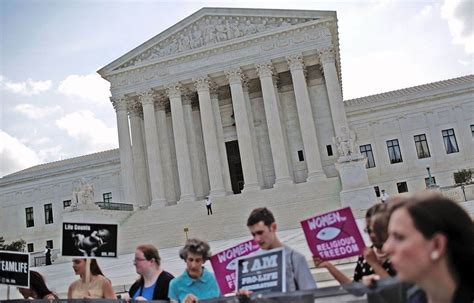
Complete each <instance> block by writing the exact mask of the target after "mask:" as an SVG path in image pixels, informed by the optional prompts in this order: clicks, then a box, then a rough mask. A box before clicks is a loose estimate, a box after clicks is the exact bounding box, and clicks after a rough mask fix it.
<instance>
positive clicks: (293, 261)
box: [284, 246, 316, 291]
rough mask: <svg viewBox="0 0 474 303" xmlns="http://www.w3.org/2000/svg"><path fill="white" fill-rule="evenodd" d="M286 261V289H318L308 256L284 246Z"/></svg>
mask: <svg viewBox="0 0 474 303" xmlns="http://www.w3.org/2000/svg"><path fill="white" fill-rule="evenodd" d="M284 250H285V263H286V291H295V290H307V289H316V282H315V281H314V278H313V275H312V274H311V272H310V270H309V268H308V262H306V258H305V257H304V256H303V255H302V254H300V253H299V252H297V251H295V250H293V249H292V248H290V247H288V246H284Z"/></svg>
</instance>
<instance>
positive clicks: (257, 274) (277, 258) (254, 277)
mask: <svg viewBox="0 0 474 303" xmlns="http://www.w3.org/2000/svg"><path fill="white" fill-rule="evenodd" d="M236 279H237V287H236V290H239V289H242V288H245V289H247V290H251V291H253V292H262V291H274V292H285V291H286V264H285V251H284V250H283V247H281V248H276V249H272V250H265V251H260V252H258V253H255V254H251V255H249V256H245V257H241V258H239V259H238V260H237V277H236Z"/></svg>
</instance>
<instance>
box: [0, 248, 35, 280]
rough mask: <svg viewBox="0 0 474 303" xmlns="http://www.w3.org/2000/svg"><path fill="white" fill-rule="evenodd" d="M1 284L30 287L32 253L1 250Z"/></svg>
mask: <svg viewBox="0 0 474 303" xmlns="http://www.w3.org/2000/svg"><path fill="white" fill-rule="evenodd" d="M0 284H6V285H14V286H18V287H25V288H29V287H30V255H29V254H28V253H22V252H16V251H3V250H2V251H0Z"/></svg>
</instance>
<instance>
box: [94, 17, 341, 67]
mask: <svg viewBox="0 0 474 303" xmlns="http://www.w3.org/2000/svg"><path fill="white" fill-rule="evenodd" d="M335 16H336V14H335V12H331V11H307V10H273V9H240V8H203V9H201V10H199V11H197V12H196V13H194V14H193V15H191V16H189V17H187V18H185V19H183V20H182V21H180V22H179V23H177V24H175V25H174V26H172V27H170V28H168V29H167V30H165V31H164V32H162V33H160V34H158V35H157V36H155V37H154V38H152V39H150V40H148V41H147V42H145V43H143V44H142V45H140V46H139V47H137V48H135V49H134V50H132V51H131V52H129V53H127V54H125V55H124V56H122V57H120V58H119V59H117V60H115V61H114V62H112V63H110V64H109V65H107V66H106V67H104V68H102V69H101V70H100V71H99V73H100V74H101V75H102V76H105V75H106V74H108V73H109V72H113V71H117V70H120V69H124V68H128V67H132V66H135V65H138V64H141V63H144V62H148V61H157V60H160V59H162V58H166V57H170V56H176V55H179V54H180V53H183V54H184V53H186V52H192V51H194V50H198V49H200V48H206V47H212V46H214V45H219V44H223V43H226V42H228V41H231V40H235V39H242V38H246V37H251V36H253V35H259V34H262V33H265V32H270V31H275V30H278V29H283V28H287V27H291V26H295V25H298V24H302V23H305V22H310V21H314V20H319V19H322V18H328V17H334V18H335Z"/></svg>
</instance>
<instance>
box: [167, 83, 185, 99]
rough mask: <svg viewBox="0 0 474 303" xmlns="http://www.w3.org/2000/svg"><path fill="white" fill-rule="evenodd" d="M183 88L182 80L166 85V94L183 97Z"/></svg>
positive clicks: (172, 96)
mask: <svg viewBox="0 0 474 303" xmlns="http://www.w3.org/2000/svg"><path fill="white" fill-rule="evenodd" d="M181 89H182V85H181V83H180V82H175V83H171V84H168V85H167V86H166V94H167V95H168V97H170V98H178V97H181Z"/></svg>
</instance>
